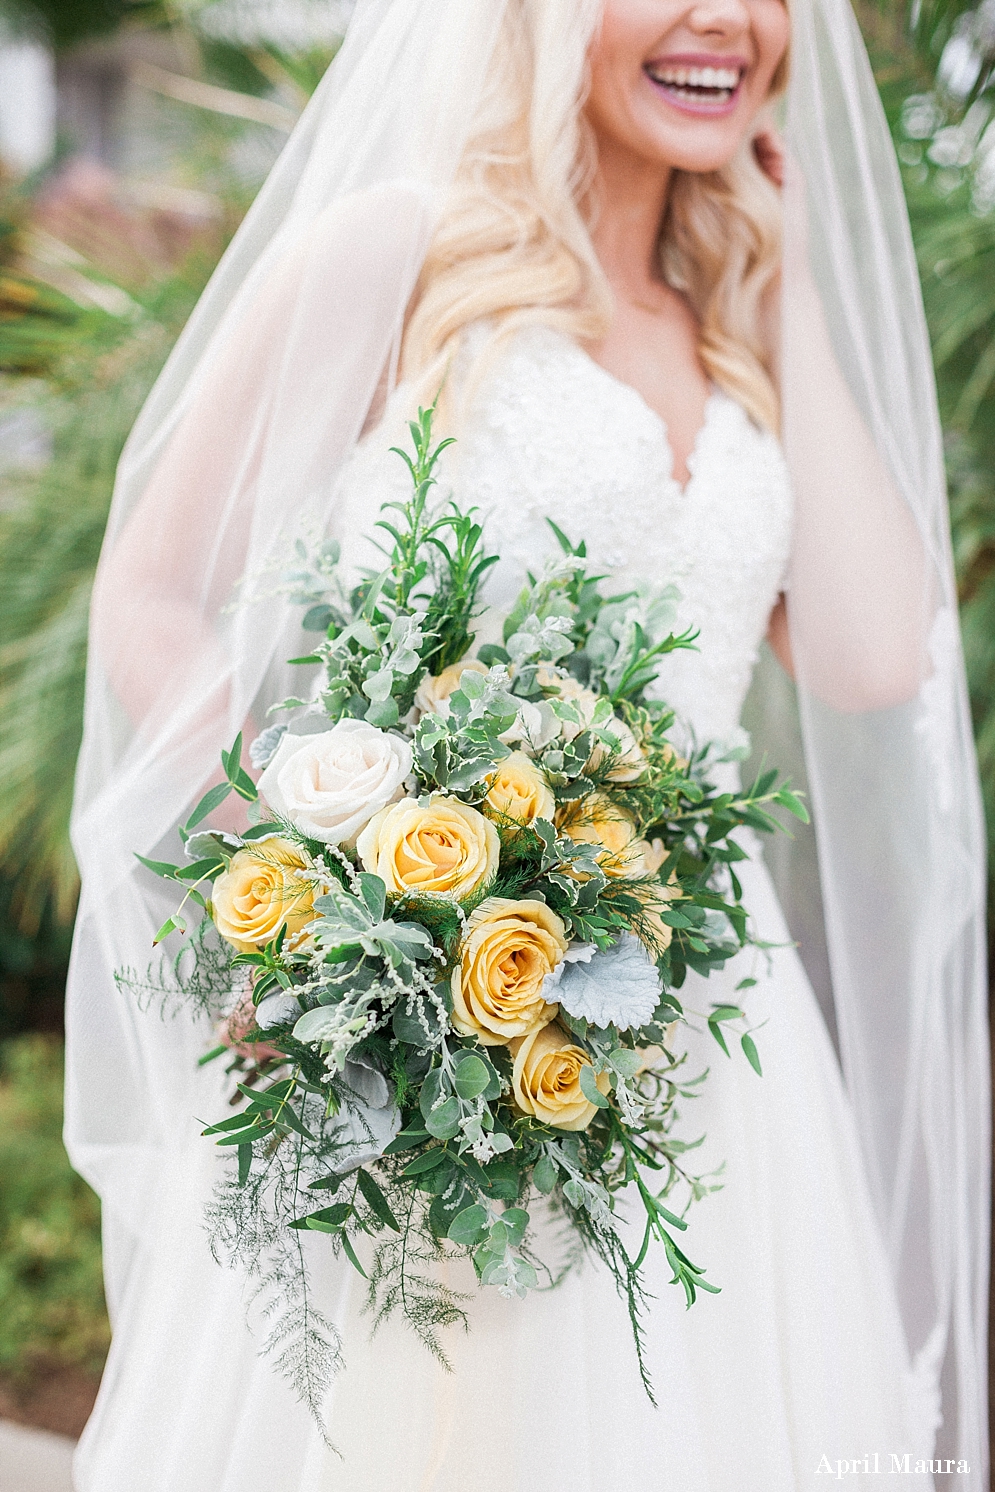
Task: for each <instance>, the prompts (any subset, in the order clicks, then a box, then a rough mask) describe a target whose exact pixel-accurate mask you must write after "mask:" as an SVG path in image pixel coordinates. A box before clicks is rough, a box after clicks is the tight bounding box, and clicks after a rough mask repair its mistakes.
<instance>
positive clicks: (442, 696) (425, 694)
mask: <svg viewBox="0 0 995 1492" xmlns="http://www.w3.org/2000/svg"><path fill="white" fill-rule="evenodd" d="M467 669H469V670H470V672H471V673H486V672H487V665H486V664H485V663H481V662H480V661H479V660H478V659H476V658H461V659H460V661H459V662H458V663H450V665H449V667H448V668H444V669H443V670H442V672H441V673H440V674H437V675H432V674H426V675H425V677H424V678H423V679H422V681H421V683H420V684H419V685H418V689H417V691H416V693H415V709H416V710H417V711H418V712H419V714H420V715H448V714H449V696H450V694H454V693H455V692H456V690H457V689H458V688H459V681H460V679H461V677H462V676H463V674H464V673H465V672H466V670H467Z"/></svg>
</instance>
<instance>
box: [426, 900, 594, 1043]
mask: <svg viewBox="0 0 995 1492" xmlns="http://www.w3.org/2000/svg"><path fill="white" fill-rule="evenodd" d="M566 949H567V938H566V932H565V930H564V927H563V923H562V922H561V921H560V919H559V917H557V915H556V913H555V912H551V911H550V909H549V907H547V905H546V903H545V902H544V901H512V900H511V899H509V898H508V897H503V896H489V897H488V898H487V900H486V901H482V902H481V903H480V906H479V907H478V908H477V909H476V911H475V912H473V913H472V915H471V916H470V919H469V921H468V923H467V930H466V937H465V939H464V941H463V946H462V948H461V949H460V961H459V964H458V965H457V967H456V968H455V969H454V970H453V978H452V991H453V1015H452V1021H453V1025H454V1026H455V1027H456V1029H457V1031H459V1032H460V1033H461V1035H463V1036H476V1038H477V1040H478V1041H480V1042H482V1043H483V1045H484V1046H504V1045H505V1044H506V1043H507V1042H509V1041H511V1040H512V1039H513V1038H514V1037H516V1036H525V1035H526V1034H527V1033H528V1032H530V1031H535V1030H537V1029H538V1028H539V1027H540V1026H544V1025H546V1023H547V1022H548V1021H551V1020H552V1019H553V1016H554V1015H555V1014H556V1012H557V1010H558V1009H559V1006H558V1005H553V1004H550V1002H549V1001H548V1000H546V999H545V998H544V996H543V992H542V986H543V980H544V979H545V978H546V975H547V974H551V973H552V972H553V970H554V969H555V968H556V967H557V966H558V965H559V964H560V962H561V961H562V958H563V955H564V953H565V952H566Z"/></svg>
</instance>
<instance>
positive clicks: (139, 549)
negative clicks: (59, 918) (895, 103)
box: [66, 0, 989, 1489]
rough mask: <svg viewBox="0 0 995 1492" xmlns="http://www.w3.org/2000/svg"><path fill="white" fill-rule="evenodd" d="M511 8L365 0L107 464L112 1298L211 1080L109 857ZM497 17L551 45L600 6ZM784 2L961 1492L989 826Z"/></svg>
mask: <svg viewBox="0 0 995 1492" xmlns="http://www.w3.org/2000/svg"><path fill="white" fill-rule="evenodd" d="M506 3H518V0H360V3H359V5H358V8H357V10H356V13H355V16H354V19H353V21H352V24H351V26H350V29H349V33H348V36H347V38H346V41H345V43H344V45H343V48H342V50H341V52H340V54H339V56H338V57H337V59H336V61H335V62H334V64H333V66H332V68H331V69H330V71H329V74H328V76H327V77H326V78H325V80H324V81H323V83H322V85H321V87H320V88H319V89H318V92H317V93H316V95H315V97H314V98H313V100H312V102H311V104H310V105H309V107H308V109H307V110H306V112H305V115H304V117H303V119H302V120H301V122H300V124H299V125H298V127H297V129H296V131H295V132H294V135H293V136H292V138H291V140H290V142H289V143H288V145H287V147H286V149H285V151H284V153H283V155H282V156H281V158H280V160H279V162H278V163H277V165H276V167H275V169H274V171H273V172H272V174H271V176H270V179H269V181H268V182H267V184H266V186H265V187H264V189H263V191H262V192H261V193H260V195H259V197H258V199H257V201H256V203H255V205H254V207H253V209H252V211H251V212H250V214H249V216H248V218H247V219H246V221H245V223H244V225H243V227H242V229H241V230H240V232H239V233H238V235H237V236H236V239H235V241H234V243H233V244H232V246H231V248H230V250H229V251H228V253H227V255H226V256H225V259H224V260H223V261H222V264H221V266H220V268H219V269H218V271H217V273H216V274H215V276H214V279H213V280H212V282H211V285H210V286H209V288H208V290H207V292H206V293H205V295H204V297H203V299H202V301H201V303H200V305H199V306H198V308H197V310H196V312H195V313H194V315H193V317H192V319H191V321H190V324H189V325H188V327H187V329H186V331H185V333H184V335H183V337H182V338H181V339H180V342H179V343H178V345H177V347H176V349H175V351H174V353H173V355H172V357H171V359H170V361H169V363H168V364H167V367H166V369H165V371H164V373H163V374H162V376H161V378H160V380H159V382H158V384H157V385H156V388H155V390H154V391H153V393H152V395H151V397H150V399H149V401H148V403H147V405H146V407H145V410H144V411H143V413H142V415H141V417H140V419H139V421H138V423H137V425H136V426H135V429H134V432H133V434H132V436H131V438H130V440H129V442H128V445H127V448H126V450H125V453H124V456H123V458H122V462H121V467H120V473H119V479H118V486H117V491H116V495H115V500H114V506H113V510H112V514H111V520H110V524H109V527H108V533H107V539H106V543H105V548H104V554H103V558H102V561H101V567H100V572H99V575H98V580H97V586H96V591H95V605H94V614H93V623H92V628H91V651H90V664H89V675H88V684H87V701H86V729H85V738H84V745H83V751H82V755H81V759H80V765H79V772H78V781H77V798H76V807H75V813H74V825H73V842H74V846H75V849H76V853H77V857H78V860H79V864H80V868H81V872H82V877H83V894H82V899H81V905H80V913H79V920H78V927H77V934H76V942H75V947H74V956H73V966H72V971H71V981H70V990H69V1001H68V1010H67V1034H68V1049H67V1055H68V1077H67V1124H66V1137H67V1144H68V1146H69V1149H70V1154H71V1156H72V1158H73V1161H74V1164H75V1165H76V1166H77V1168H78V1169H79V1170H80V1171H81V1172H82V1174H83V1175H84V1176H86V1177H87V1179H88V1180H89V1181H90V1182H91V1183H92V1184H93V1186H94V1187H95V1188H96V1189H97V1191H98V1192H99V1193H100V1195H101V1198H102V1200H103V1204H104V1215H105V1229H106V1233H107V1238H108V1262H107V1274H108V1291H109V1298H110V1302H111V1307H112V1311H113V1309H114V1306H115V1302H116V1300H117V1299H118V1298H119V1295H120V1292H121V1289H122V1287H123V1284H124V1281H125V1279H126V1277H127V1269H128V1260H129V1253H130V1248H129V1245H130V1244H131V1243H133V1242H134V1241H135V1240H140V1239H142V1238H143V1236H144V1230H145V1229H146V1228H147V1227H148V1222H147V1219H148V1216H149V1209H148V1208H147V1206H146V1201H147V1199H148V1197H149V1194H150V1189H152V1188H154V1187H155V1186H156V1185H157V1184H158V1183H157V1177H158V1176H160V1175H161V1174H162V1173H163V1170H164V1168H163V1165H162V1162H163V1160H164V1157H168V1156H170V1155H175V1150H176V1147H177V1145H179V1144H180V1143H187V1139H186V1135H187V1133H188V1131H184V1132H183V1139H182V1141H181V1140H180V1139H178V1138H177V1123H176V1116H177V1114H183V1115H187V1114H192V1113H197V1112H200V1113H203V1112H204V1111H205V1110H204V1105H205V1103H206V1102H207V1101H209V1100H208V1098H207V1097H206V1092H205V1086H206V1087H207V1088H210V1085H211V1084H212V1083H215V1082H216V1081H217V1080H216V1079H215V1078H213V1077H212V1076H210V1073H208V1074H207V1075H205V1073H204V1072H203V1071H201V1072H199V1073H198V1070H197V1067H196V1059H197V1057H198V1056H199V1055H200V1053H201V1051H202V1050H203V1047H204V1039H205V1033H204V1031H203V1030H202V1029H197V1028H196V1027H195V1026H194V1024H193V1023H191V1022H189V1021H187V1020H186V1019H180V1020H173V1021H165V1022H164V1021H162V1020H161V1019H160V1017H159V1014H158V1013H157V1011H156V1010H154V1009H153V1010H147V1011H143V1010H142V1009H140V1008H139V1005H138V1003H137V1002H136V1001H135V999H134V997H133V995H132V994H130V993H128V992H127V991H121V990H120V989H119V988H118V987H117V986H116V985H115V982H114V979H113V971H114V969H115V968H118V967H121V966H130V967H132V968H138V969H144V968H145V967H146V966H147V965H148V964H149V962H150V958H151V956H152V955H151V952H150V945H151V941H152V937H153V933H154V930H155V928H156V927H157V926H158V925H159V924H160V923H161V921H162V920H163V918H164V917H165V915H166V914H167V912H168V911H169V910H171V906H170V900H169V898H168V897H167V898H164V897H163V893H162V891H161V890H160V889H159V888H158V885H157V883H155V882H153V881H152V879H151V877H149V876H148V874H147V873H146V872H145V871H143V870H141V869H140V868H139V867H138V865H137V862H136V860H135V859H134V852H135V851H136V850H137V851H139V852H141V853H142V854H145V855H149V856H153V857H159V858H171V855H170V854H169V852H170V851H175V848H176V846H175V841H174V840H173V838H172V833H173V830H172V826H173V825H174V824H175V823H176V822H177V820H179V819H181V818H182V817H183V816H184V814H185V813H186V812H187V811H188V810H189V808H190V807H191V806H192V804H193V802H194V801H195V799H196V798H197V797H198V795H199V794H200V793H201V792H202V791H203V790H204V788H205V787H206V786H207V785H208V784H209V783H210V782H211V781H212V780H214V775H215V773H216V771H217V761H218V753H219V748H220V747H221V746H227V745H229V744H230V742H231V741H232V740H233V739H234V736H235V735H236V733H237V732H238V731H239V730H240V729H242V728H243V727H245V726H246V723H247V722H251V720H252V719H253V715H254V712H256V714H255V718H256V719H257V720H258V719H259V715H258V709H259V701H261V700H266V699H269V698H277V697H279V695H280V694H281V693H284V692H286V689H285V688H284V687H283V685H282V683H281V668H282V660H283V659H285V658H286V657H287V656H289V655H290V654H291V653H292V652H294V651H298V648H297V643H296V641H295V629H296V626H297V622H296V615H297V614H296V613H294V615H293V616H292V615H291V613H290V610H289V607H288V606H287V605H285V603H284V602H283V601H282V600H275V601H273V602H271V603H270V604H268V605H267V606H265V607H246V608H241V609H238V610H231V609H228V603H229V601H230V599H231V594H232V588H233V585H234V583H235V581H236V580H237V579H238V577H239V576H240V575H242V574H244V573H246V572H250V573H253V572H257V571H259V570H261V569H263V568H264V567H265V566H266V564H267V562H269V561H271V560H272V559H273V557H274V554H275V553H276V551H277V549H278V547H280V546H282V545H283V544H284V543H285V542H286V538H287V536H288V535H292V534H293V533H295V532H298V531H300V530H302V529H304V528H306V527H308V526H309V525H310V526H312V527H314V526H316V525H317V526H321V525H322V524H323V523H324V522H326V521H327V518H328V512H329V506H330V503H331V501H332V494H333V491H334V482H335V476H336V473H337V471H338V469H339V467H340V466H341V463H342V461H343V460H344V459H345V457H346V456H347V455H348V453H349V452H350V450H351V448H352V447H353V445H354V443H355V441H356V439H357V438H358V436H359V433H360V430H361V429H362V427H363V423H364V420H365V419H366V416H367V413H368V411H369V409H370V406H371V402H372V400H373V399H374V396H375V393H376V390H377V388H378V385H379V384H380V383H381V379H382V376H383V374H384V370H385V369H386V370H387V374H388V379H389V378H390V377H391V375H392V370H393V368H394V366H395V364H396V357H397V350H398V344H399V338H400V333H401V330H402V326H403V318H404V312H405V308H406V306H407V304H408V301H409V299H410V296H411V294H412V291H413V288H414V285H415V282H416V280H417V277H418V273H419V270H420V267H421V263H422V260H423V258H424V255H425V252H426V248H427V245H428V243H429V241H430V239H431V236H432V233H433V229H434V226H435V224H436V223H437V221H438V218H439V214H440V212H441V209H442V206H443V204H444V201H445V196H446V190H447V187H448V185H449V183H450V182H451V180H452V177H453V173H454V171H455V169H456V166H457V164H458V162H459V160H460V157H461V154H462V151H463V148H464V145H465V142H466V139H467V137H468V133H469V131H470V129H471V126H472V123H473V120H474V117H475V114H476V112H477V109H478V106H479V104H480V100H481V98H482V94H483V91H484V89H485V88H486V85H487V77H488V65H489V61H490V57H491V53H492V48H493V45H494V40H495V36H496V32H497V27H498V25H499V24H500V21H501V17H502V13H503V10H504V7H505V4H506ZM521 3H523V4H524V5H525V6H526V7H528V8H529V9H532V10H535V11H536V12H538V13H539V15H540V16H541V17H542V19H543V25H544V27H545V28H546V34H547V35H548V36H549V45H550V47H553V48H556V47H558V46H559V43H560V38H561V37H562V36H563V35H564V31H563V27H564V26H569V25H570V23H571V19H572V18H573V19H574V20H575V21H576V22H577V23H578V24H579V18H580V14H581V12H584V14H585V16H586V15H587V14H589V13H590V11H591V10H592V8H593V9H595V10H596V9H597V0H521ZM791 13H792V28H793V35H792V58H791V84H790V89H789V97H788V111H787V136H788V146H789V152H790V156H791V160H792V169H791V171H790V173H789V181H788V185H787V187H786V194H785V195H786V201H785V209H786V211H785V217H786V227H787V235H786V240H787V241H786V252H785V265H784V276H783V323H784V339H783V340H784V347H783V359H784V361H783V402H784V435H785V447H786V450H787V453H788V458H789V462H790V465H791V470H792V478H793V482H794V488H795V494H796V501H797V514H796V536H795V547H794V556H793V561H792V569H791V576H790V590H789V622H790V628H791V639H792V646H793V650H794V654H795V659H796V664H797V669H798V675H799V680H800V685H799V699H800V708H801V719H802V730H803V738H804V746H805V763H806V772H807V777H808V782H809V785H810V789H811V793H812V801H813V807H814V815H815V821H816V829H817V838H818V848H819V861H820V870H821V876H822V884H823V888H824V900H825V916H826V929H827V942H828V947H829V953H830V963H831V969H832V980H833V990H834V997H835V1003H836V1019H837V1025H838V1030H839V1037H840V1050H841V1057H842V1062H843V1068H844V1074H845V1077H846V1082H847V1086H848V1088H849V1091H850V1094H851V1097H852V1101H853V1105H854V1109H855V1112H856V1116H857V1121H858V1126H859V1130H860V1135H861V1140H862V1143H863V1148H864V1154H865V1158H866V1163H867V1169H868V1174H869V1177H870V1181H871V1187H872V1191H873V1195H874V1200H875V1203H876V1206H877V1210H878V1216H879V1221H880V1224H881V1228H882V1233H883V1236H884V1238H885V1240H886V1243H887V1246H888V1249H889V1251H890V1256H891V1260H892V1264H893V1268H894V1273H895V1280H896V1286H897V1290H898V1295H899V1300H900V1303H901V1306H902V1310H903V1315H904V1319H905V1323H906V1331H907V1337H908V1343H909V1350H910V1355H911V1357H912V1359H913V1361H914V1363H915V1367H916V1374H917V1381H918V1384H919V1388H920V1393H921V1400H920V1402H921V1416H922V1428H923V1429H924V1430H925V1429H927V1428H928V1427H929V1425H930V1424H931V1423H936V1422H938V1421H939V1419H940V1416H941V1397H942V1419H943V1426H942V1429H941V1430H940V1439H939V1446H940V1448H941V1449H942V1452H943V1453H944V1454H947V1455H953V1456H957V1457H959V1458H963V1459H965V1460H967V1461H969V1463H970V1465H971V1467H972V1471H971V1474H970V1476H969V1477H968V1478H967V1479H965V1482H964V1485H965V1486H970V1487H973V1488H976V1489H980V1488H981V1487H982V1486H983V1485H985V1484H986V1475H987V1472H986V1431H985V1427H986V1422H987V1399H986V1374H985V1352H984V1341H985V1321H986V1316H987V1289H986V1285H987V1238H988V1235H987V1215H988V1211H987V1201H988V1153H989V1130H988V1123H989V1121H988V1078H987V1070H988V1069H987V1060H988V1044H987V1027H986V1014H985V1011H986V990H985V971H984V921H983V913H984V851H983V843H984V840H983V832H982V819H981V811H980V807H979V795H978V790H977V781H976V767H975V761H974V755H973V748H972V742H971V729H970V717H969V713H968V708H967V701H966V693H965V685H964V673H963V665H962V661H961V654H960V644H959V639H958V633H957V625H956V597H955V590H954V581H953V571H952V564H951V557H950V544H949V534H948V527H947V517H946V499H945V489H944V478H943V466H942V448H941V438H940V429H939V421H938V416H937V410H936V402H935V393H934V387H933V379H932V370H931V363H930V354H929V345H928V341H927V338H926V332H925V326H924V321H923V315H922V308H921V302H920V296H919V287H918V279H917V275H916V268H915V261H914V258H913V254H912V248H911V243H910V238H909V230H908V222H907V217H906V213H905V207H904V202H903V198H902V191H901V183H900V180H899V177H898V171H897V167H896V164H895V160H894V156H893V153H892V148H891V143H890V139H889V137H888V133H887V129H886V125H885V121H884V118H883V115H882V112H881V108H880V105H879V102H878V98H877V94H876V91H875V88H874V83H873V79H872V77H871V73H870V69H869V66H868V63H867V58H866V56H865V54H864V51H863V46H862V43H861V40H860V37H859V33H858V31H857V28H856V24H855V22H854V19H853V16H852V13H851V12H850V9H849V5H848V0H792V3H791ZM249 728H250V729H251V725H250V726H249ZM200 1143H203V1142H200ZM790 1204H791V1199H790V1198H785V1199H784V1205H785V1206H790ZM149 1241H150V1242H152V1241H153V1240H149ZM813 1347H814V1350H817V1347H816V1346H815V1344H813Z"/></svg>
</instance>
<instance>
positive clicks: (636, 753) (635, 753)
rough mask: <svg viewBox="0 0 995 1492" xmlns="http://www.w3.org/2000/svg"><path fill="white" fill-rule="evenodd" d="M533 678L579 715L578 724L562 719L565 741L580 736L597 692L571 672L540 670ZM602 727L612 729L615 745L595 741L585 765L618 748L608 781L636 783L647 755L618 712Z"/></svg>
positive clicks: (596, 762)
mask: <svg viewBox="0 0 995 1492" xmlns="http://www.w3.org/2000/svg"><path fill="white" fill-rule="evenodd" d="M536 679H537V681H538V682H539V683H540V684H541V686H542V687H543V688H544V689H549V690H551V691H553V692H554V693H555V694H557V695H558V696H559V698H560V699H562V700H567V701H569V703H570V704H572V705H573V707H574V709H575V710H576V711H577V713H578V715H579V716H580V724H577V723H576V722H574V721H572V720H564V721H563V722H562V730H563V737H564V740H567V741H572V740H573V739H574V737H575V736H578V735H580V732H581V731H582V730H587V729H588V727H589V726H590V725H591V723H592V721H593V720H594V712H595V710H596V708H597V705H598V700H599V699H600V698H601V696H600V695H597V694H595V692H594V690H593V689H587V688H585V687H584V685H583V684H581V683H579V682H578V680H577V679H575V678H573V677H572V675H570V674H567V675H566V677H564V678H559V677H557V676H556V675H555V674H554V673H553V671H552V670H551V669H540V670H539V672H538V673H537V674H536ZM601 728H602V729H603V730H606V731H610V732H611V734H612V735H613V736H614V737H615V739H616V741H617V742H618V746H617V747H615V748H613V747H611V746H610V745H609V744H608V743H606V742H602V741H596V742H595V745H594V750H593V751H592V753H591V759H590V761H589V762H588V766H589V767H590V768H591V769H592V770H593V769H594V768H596V767H600V766H601V764H602V762H603V761H604V760H605V758H606V757H607V756H608V755H609V753H610V752H613V751H616V750H617V753H618V755H617V756H616V759H615V765H614V766H613V767H612V769H611V771H610V772H609V773H608V780H609V781H610V782H635V780H636V778H637V777H641V776H642V775H643V773H644V772H645V770H646V757H645V756H644V755H643V752H642V750H641V748H640V746H639V743H638V741H637V740H636V738H635V736H634V735H633V734H632V731H631V730H630V729H629V727H628V726H627V725H626V723H625V721H624V720H620V719H619V718H618V716H617V715H612V716H611V718H610V720H608V721H607V722H606V724H605V725H604V726H602V727H601Z"/></svg>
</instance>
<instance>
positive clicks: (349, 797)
mask: <svg viewBox="0 0 995 1492" xmlns="http://www.w3.org/2000/svg"><path fill="white" fill-rule="evenodd" d="M411 760H412V759H411V747H410V746H409V744H408V742H407V741H404V740H402V739H401V737H400V736H392V735H388V733H387V732H386V731H382V730H379V729H378V728H377V727H376V726H375V725H368V724H367V723H366V721H365V720H340V721H339V722H338V724H337V725H334V726H333V727H332V729H331V730H326V731H323V732H322V733H321V735H317V736H290V735H287V736H284V738H283V740H282V741H281V742H280V744H279V746H278V747H277V750H276V754H275V755H274V757H273V760H272V761H271V762H270V764H269V766H268V767H267V768H266V770H265V772H264V773H263V775H262V776H261V777H260V779H259V783H258V787H259V792H260V794H261V796H262V797H263V798H265V800H266V802H267V803H268V804H269V806H270V808H272V809H273V811H274V813H278V814H279V815H280V816H281V818H285V819H288V820H289V821H290V823H292V824H294V825H296V827H297V828H298V829H300V831H301V833H302V834H307V835H308V836H309V837H310V838H311V839H320V840H322V841H323V843H325V844H353V843H354V842H355V839H356V835H357V834H358V833H359V832H360V830H361V829H364V828H365V827H366V825H367V824H368V823H369V821H370V819H371V818H372V817H373V815H374V814H375V813H379V812H380V809H381V808H386V806H387V804H388V803H394V802H396V800H397V799H398V798H402V797H403V796H404V779H405V777H407V775H408V773H409V772H410V771H411Z"/></svg>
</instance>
